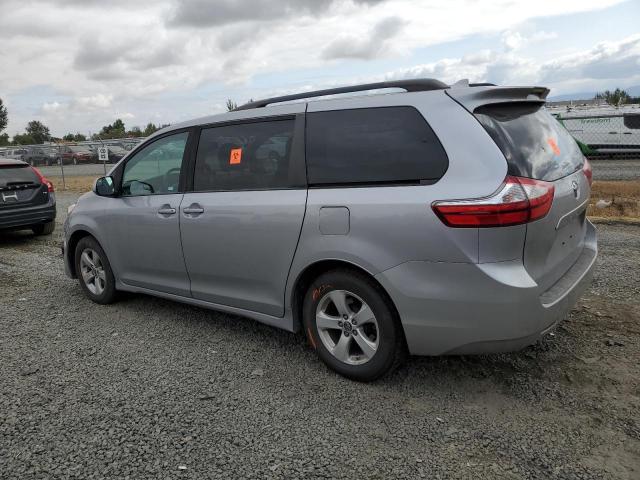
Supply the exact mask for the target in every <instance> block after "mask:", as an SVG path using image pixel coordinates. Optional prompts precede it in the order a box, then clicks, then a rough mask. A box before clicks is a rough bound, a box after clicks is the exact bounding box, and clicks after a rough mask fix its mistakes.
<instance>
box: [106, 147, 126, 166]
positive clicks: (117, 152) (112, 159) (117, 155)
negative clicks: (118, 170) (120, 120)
mask: <svg viewBox="0 0 640 480" xmlns="http://www.w3.org/2000/svg"><path fill="white" fill-rule="evenodd" d="M107 149H108V150H109V163H118V162H119V161H120V160H122V158H123V157H124V156H125V155H126V154H127V153H129V152H128V151H127V150H125V149H124V148H122V147H119V146H117V145H109V146H108V147H107Z"/></svg>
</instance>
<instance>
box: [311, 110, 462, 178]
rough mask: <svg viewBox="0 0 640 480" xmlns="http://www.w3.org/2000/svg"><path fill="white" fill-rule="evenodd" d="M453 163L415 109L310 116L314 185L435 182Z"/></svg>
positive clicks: (314, 114)
mask: <svg viewBox="0 0 640 480" xmlns="http://www.w3.org/2000/svg"><path fill="white" fill-rule="evenodd" d="M448 164H449V162H448V159H447V154H446V153H445V151H444V148H443V147H442V145H441V144H440V141H439V140H438V137H437V136H436V134H435V133H434V132H433V130H431V127H430V126H429V124H428V123H427V122H426V121H425V119H424V117H423V116H422V115H421V114H420V113H419V112H418V111H417V110H416V109H415V108H412V107H381V108H367V109H355V110H335V111H330V112H315V113H309V114H307V177H308V181H309V185H312V186H313V185H316V186H317V185H341V184H347V185H350V184H384V183H419V182H420V181H421V180H426V181H435V180H438V179H439V178H440V177H442V175H444V172H445V171H446V170H447V167H448Z"/></svg>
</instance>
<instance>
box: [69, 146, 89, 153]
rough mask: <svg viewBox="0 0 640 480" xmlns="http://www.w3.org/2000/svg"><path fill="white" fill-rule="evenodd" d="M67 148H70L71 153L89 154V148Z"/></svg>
mask: <svg viewBox="0 0 640 480" xmlns="http://www.w3.org/2000/svg"><path fill="white" fill-rule="evenodd" d="M69 148H71V151H72V152H78V153H91V150H89V148H87V147H69Z"/></svg>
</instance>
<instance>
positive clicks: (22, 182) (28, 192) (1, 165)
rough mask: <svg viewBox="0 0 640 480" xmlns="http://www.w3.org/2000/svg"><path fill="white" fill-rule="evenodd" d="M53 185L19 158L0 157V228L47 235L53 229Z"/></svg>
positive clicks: (54, 204)
mask: <svg viewBox="0 0 640 480" xmlns="http://www.w3.org/2000/svg"><path fill="white" fill-rule="evenodd" d="M55 218H56V196H55V193H54V188H53V184H52V183H51V182H50V181H49V180H48V179H47V178H45V177H44V176H43V175H42V173H40V171H39V170H38V169H37V168H35V167H32V166H30V165H29V164H28V163H26V162H23V161H22V160H13V159H0V230H24V229H30V230H32V231H33V233H35V234H36V235H49V234H51V233H52V232H53V230H54V228H55Z"/></svg>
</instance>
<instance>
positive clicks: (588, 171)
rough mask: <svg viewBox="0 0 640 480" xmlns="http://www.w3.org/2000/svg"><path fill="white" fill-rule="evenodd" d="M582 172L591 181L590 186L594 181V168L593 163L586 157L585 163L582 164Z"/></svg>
mask: <svg viewBox="0 0 640 480" xmlns="http://www.w3.org/2000/svg"><path fill="white" fill-rule="evenodd" d="M582 173H584V176H585V177H587V181H588V182H589V186H591V184H592V183H593V170H592V169H591V164H590V163H589V160H587V159H586V158H585V159H584V165H583V166H582Z"/></svg>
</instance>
